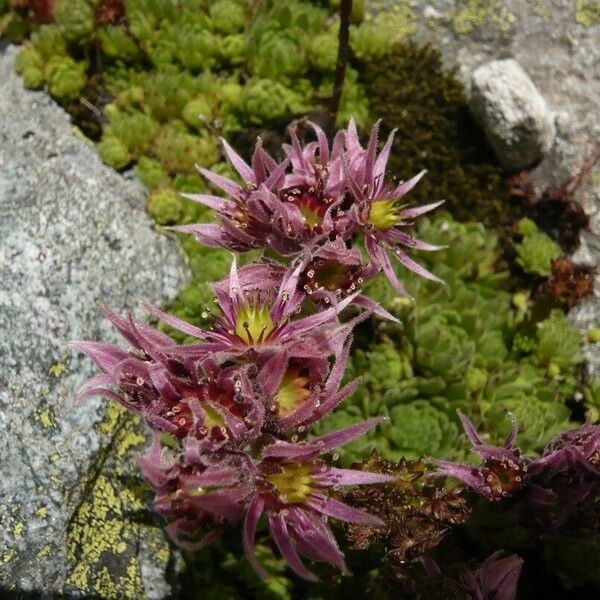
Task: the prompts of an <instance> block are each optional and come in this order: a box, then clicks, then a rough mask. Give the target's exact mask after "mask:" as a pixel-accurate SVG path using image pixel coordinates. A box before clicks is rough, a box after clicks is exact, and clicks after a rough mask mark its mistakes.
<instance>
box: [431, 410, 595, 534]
mask: <svg viewBox="0 0 600 600" xmlns="http://www.w3.org/2000/svg"><path fill="white" fill-rule="evenodd" d="M459 416H460V418H461V421H462V423H463V426H464V428H465V432H466V434H467V437H468V438H469V440H470V442H471V444H472V445H473V449H474V451H475V452H476V453H477V454H478V455H479V457H480V458H481V465H480V466H479V467H474V466H473V465H467V464H459V463H451V462H448V461H443V460H437V461H434V463H435V464H436V465H437V466H438V471H437V475H438V476H450V477H456V478H457V479H460V480H461V481H462V482H463V483H465V484H467V485H468V486H469V487H470V488H471V489H472V490H473V491H475V492H476V493H477V494H479V495H481V496H483V497H484V498H485V499H486V500H490V501H494V502H500V501H505V502H506V505H507V506H508V509H509V510H510V511H511V512H514V513H515V514H516V516H517V518H518V521H519V522H521V523H528V524H530V523H536V524H537V525H538V526H540V527H543V528H547V529H550V530H554V529H559V528H561V527H563V526H564V525H565V524H566V523H567V522H568V521H570V520H571V519H573V518H574V517H575V518H576V517H577V515H578V513H580V512H581V511H585V510H586V509H587V508H589V507H588V506H587V505H590V504H591V505H595V504H596V503H597V498H598V494H600V425H594V424H591V423H586V424H584V425H581V426H580V427H577V428H575V429H572V430H570V431H566V432H564V433H561V434H559V435H557V436H556V437H554V438H553V439H551V440H550V441H549V442H548V443H547V444H546V447H545V448H544V451H543V453H542V455H541V456H539V457H537V458H528V457H525V456H522V455H521V453H520V452H519V450H518V448H516V447H515V445H514V443H515V439H516V435H517V424H516V422H513V427H512V430H511V432H510V434H509V435H508V437H507V438H506V440H505V442H504V444H503V445H502V446H501V447H497V446H490V445H486V444H484V443H483V441H482V439H481V437H480V436H479V435H478V433H477V431H476V430H475V428H474V426H473V424H472V423H471V422H470V421H469V420H468V419H467V418H466V417H465V416H464V415H463V414H460V415H459Z"/></svg>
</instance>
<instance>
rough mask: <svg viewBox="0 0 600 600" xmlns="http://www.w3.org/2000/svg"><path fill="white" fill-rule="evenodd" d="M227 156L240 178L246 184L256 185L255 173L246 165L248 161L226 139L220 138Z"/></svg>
mask: <svg viewBox="0 0 600 600" xmlns="http://www.w3.org/2000/svg"><path fill="white" fill-rule="evenodd" d="M219 139H220V141H221V144H222V145H223V149H224V150H225V154H226V155H227V158H228V159H229V162H230V163H231V166H232V167H233V168H234V169H235V170H236V171H237V172H238V173H239V175H240V177H241V178H242V179H243V180H244V181H245V182H246V183H254V184H255V183H256V177H255V174H254V171H253V170H252V169H251V168H250V166H249V165H248V164H247V163H246V161H245V160H244V159H243V158H242V157H241V156H240V155H239V154H238V153H237V152H236V151H235V150H234V149H233V148H232V147H231V146H230V145H229V144H228V143H227V141H226V140H225V139H224V138H219Z"/></svg>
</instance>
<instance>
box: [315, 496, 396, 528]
mask: <svg viewBox="0 0 600 600" xmlns="http://www.w3.org/2000/svg"><path fill="white" fill-rule="evenodd" d="M308 505H309V506H310V507H311V508H313V509H314V510H316V511H317V512H320V513H321V514H324V515H327V516H328V517H334V518H335V519H339V520H340V521H345V522H347V523H358V524H359V525H372V526H373V527H381V526H382V525H384V524H385V523H384V522H383V521H382V520H381V519H380V518H379V517H376V516H375V515H370V514H369V513H366V512H364V511H362V510H359V509H358V508H354V507H353V506H348V504H345V503H344V502H340V501H339V500H336V499H335V498H331V497H327V496H322V495H320V494H312V499H311V500H310V501H309V503H308Z"/></svg>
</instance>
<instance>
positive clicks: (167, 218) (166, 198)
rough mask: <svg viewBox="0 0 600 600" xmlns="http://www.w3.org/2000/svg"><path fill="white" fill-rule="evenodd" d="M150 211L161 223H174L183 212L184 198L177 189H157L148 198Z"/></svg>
mask: <svg viewBox="0 0 600 600" xmlns="http://www.w3.org/2000/svg"><path fill="white" fill-rule="evenodd" d="M148 212H149V213H150V216H151V217H152V218H153V219H154V220H155V221H156V222H157V223H158V224H159V225H173V224H174V223H178V222H179V220H180V218H181V215H182V213H183V199H182V198H181V196H180V195H179V194H178V193H177V192H176V191H175V190H171V189H164V190H157V191H156V192H153V193H152V194H150V196H149V198H148Z"/></svg>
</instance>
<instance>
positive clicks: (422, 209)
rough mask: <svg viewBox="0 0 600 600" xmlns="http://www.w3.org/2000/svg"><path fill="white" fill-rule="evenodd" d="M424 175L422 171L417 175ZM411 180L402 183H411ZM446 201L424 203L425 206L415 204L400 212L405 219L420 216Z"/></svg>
mask: <svg viewBox="0 0 600 600" xmlns="http://www.w3.org/2000/svg"><path fill="white" fill-rule="evenodd" d="M423 175H424V172H421V173H419V175H417V177H419V176H421V177H422V176H423ZM413 179H414V178H413ZM409 181H412V180H409ZM409 181H407V182H406V183H405V184H402V185H406V184H407V183H409ZM415 183H416V182H415ZM444 202H445V200H440V201H438V202H432V203H431V204H424V205H423V206H415V207H414V208H405V209H404V210H401V211H400V213H399V214H400V216H401V217H402V218H403V219H414V218H416V217H420V216H421V215H424V214H425V213H428V212H430V211H432V210H433V209H434V208H437V207H438V206H440V205H442V204H444Z"/></svg>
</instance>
